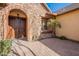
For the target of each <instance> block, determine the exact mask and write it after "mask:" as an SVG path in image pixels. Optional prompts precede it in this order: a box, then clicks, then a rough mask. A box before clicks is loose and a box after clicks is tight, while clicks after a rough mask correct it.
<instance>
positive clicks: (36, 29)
mask: <svg viewBox="0 0 79 59" xmlns="http://www.w3.org/2000/svg"><path fill="white" fill-rule="evenodd" d="M13 9H18V10H21V11H23V12H24V13H25V14H26V16H27V17H26V18H27V19H26V20H27V30H26V31H27V33H26V34H27V40H29V41H32V40H37V39H38V38H39V36H40V32H41V26H42V24H41V21H42V19H41V16H44V15H45V13H46V12H47V10H46V9H45V8H44V6H43V5H41V4H39V3H38V4H37V3H34V4H33V3H29V4H23V3H10V4H8V5H7V6H6V7H5V8H3V9H1V10H0V15H3V16H4V17H3V21H4V26H2V27H4V38H5V39H6V38H7V37H6V36H7V32H8V16H9V13H10V11H11V10H13ZM1 13H2V14H1ZM0 23H2V22H1V21H0ZM0 29H2V28H0ZM1 31H2V30H1ZM0 36H1V35H0Z"/></svg>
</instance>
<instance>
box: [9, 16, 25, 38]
mask: <svg viewBox="0 0 79 59" xmlns="http://www.w3.org/2000/svg"><path fill="white" fill-rule="evenodd" d="M9 25H10V26H12V28H13V29H14V31H15V38H20V37H22V36H24V37H25V36H26V19H25V18H21V17H13V16H10V17H9Z"/></svg>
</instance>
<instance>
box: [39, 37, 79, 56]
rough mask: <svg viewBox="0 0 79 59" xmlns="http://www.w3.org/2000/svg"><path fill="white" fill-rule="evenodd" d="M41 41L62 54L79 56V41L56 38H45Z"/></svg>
mask: <svg viewBox="0 0 79 59" xmlns="http://www.w3.org/2000/svg"><path fill="white" fill-rule="evenodd" d="M40 42H42V43H43V44H45V45H46V46H48V47H49V48H50V49H52V50H54V51H55V52H57V53H58V54H60V55H62V56H79V43H77V42H73V41H70V40H61V39H56V38H49V39H43V40H40Z"/></svg>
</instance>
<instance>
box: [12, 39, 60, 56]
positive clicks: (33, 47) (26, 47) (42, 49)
mask: <svg viewBox="0 0 79 59" xmlns="http://www.w3.org/2000/svg"><path fill="white" fill-rule="evenodd" d="M12 52H13V53H12V56H59V54H57V53H56V52H55V51H53V50H51V49H50V48H48V47H47V46H45V45H44V44H42V43H41V42H40V41H33V42H28V41H24V40H13V43H12Z"/></svg>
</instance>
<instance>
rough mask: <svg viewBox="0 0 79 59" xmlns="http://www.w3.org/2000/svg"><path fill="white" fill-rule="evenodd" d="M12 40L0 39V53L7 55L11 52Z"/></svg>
mask: <svg viewBox="0 0 79 59" xmlns="http://www.w3.org/2000/svg"><path fill="white" fill-rule="evenodd" d="M11 46H12V41H11V40H1V41H0V55H1V56H7V55H8V54H9V53H10V52H11Z"/></svg>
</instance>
